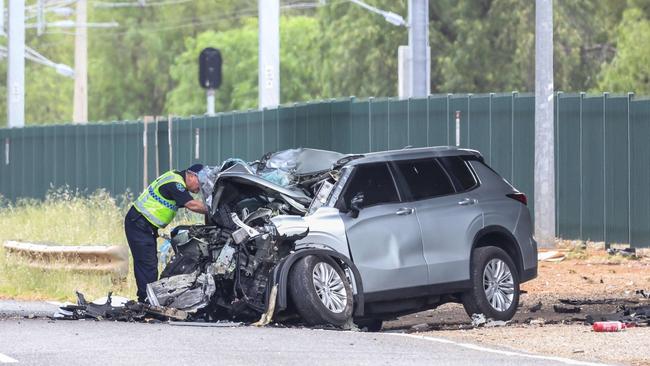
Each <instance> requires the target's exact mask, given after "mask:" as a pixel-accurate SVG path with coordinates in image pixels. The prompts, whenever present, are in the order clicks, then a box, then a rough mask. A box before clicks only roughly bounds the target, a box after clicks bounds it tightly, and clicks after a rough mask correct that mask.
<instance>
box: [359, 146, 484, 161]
mask: <svg viewBox="0 0 650 366" xmlns="http://www.w3.org/2000/svg"><path fill="white" fill-rule="evenodd" d="M444 156H474V157H477V158H482V156H481V153H480V152H478V151H476V150H471V149H461V148H458V147H455V146H434V147H418V148H404V149H400V150H388V151H377V152H371V153H367V154H363V155H362V157H360V158H358V159H354V160H352V161H350V162H349V163H348V164H346V165H350V166H352V165H360V164H367V163H379V162H386V161H394V160H410V159H421V158H432V157H444Z"/></svg>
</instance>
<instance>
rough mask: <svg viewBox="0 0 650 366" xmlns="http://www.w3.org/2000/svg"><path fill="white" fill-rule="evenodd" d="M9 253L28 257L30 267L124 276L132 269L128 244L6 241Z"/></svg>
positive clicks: (27, 263) (26, 258)
mask: <svg viewBox="0 0 650 366" xmlns="http://www.w3.org/2000/svg"><path fill="white" fill-rule="evenodd" d="M4 249H5V252H6V253H7V255H9V256H15V257H18V258H22V259H24V260H25V262H26V263H25V264H26V265H27V266H29V267H34V268H43V269H59V270H72V271H82V272H96V273H97V272H98V273H112V274H114V275H116V276H117V277H119V278H124V277H126V275H127V274H128V272H129V251H128V248H127V247H125V246H118V245H112V246H99V245H95V246H68V245H48V244H34V243H25V242H18V241H12V240H10V241H7V242H5V243H4Z"/></svg>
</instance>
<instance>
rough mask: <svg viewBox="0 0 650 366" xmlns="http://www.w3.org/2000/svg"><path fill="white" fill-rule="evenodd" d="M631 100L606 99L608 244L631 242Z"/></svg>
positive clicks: (606, 230)
mask: <svg viewBox="0 0 650 366" xmlns="http://www.w3.org/2000/svg"><path fill="white" fill-rule="evenodd" d="M628 106H629V98H628V97H620V96H619V97H613V96H612V97H605V213H606V215H605V241H606V242H607V243H629V242H630V241H629V240H630V237H629V190H628V189H629V179H628V175H629V170H628V169H629V167H628V163H629V157H628V136H629V135H628V134H629V130H628Z"/></svg>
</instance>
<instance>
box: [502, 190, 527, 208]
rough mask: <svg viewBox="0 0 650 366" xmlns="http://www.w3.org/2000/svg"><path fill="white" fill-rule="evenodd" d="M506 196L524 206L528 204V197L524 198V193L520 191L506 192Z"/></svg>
mask: <svg viewBox="0 0 650 366" xmlns="http://www.w3.org/2000/svg"><path fill="white" fill-rule="evenodd" d="M506 196H508V197H510V198H512V199H513V200H517V201H519V202H521V203H523V204H524V205H526V206H527V205H528V198H526V195H525V194H523V193H521V192H517V193H510V194H506Z"/></svg>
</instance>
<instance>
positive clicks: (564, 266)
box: [383, 251, 650, 365]
mask: <svg viewBox="0 0 650 366" xmlns="http://www.w3.org/2000/svg"><path fill="white" fill-rule="evenodd" d="M567 254H568V255H567V257H568V259H565V260H563V261H561V262H539V272H538V277H537V278H536V279H534V280H533V281H530V282H527V283H525V284H523V285H522V286H521V288H522V290H523V291H525V293H524V294H522V296H521V299H520V308H519V311H518V312H517V315H515V317H514V319H513V320H512V321H511V322H510V323H508V325H507V326H502V327H478V328H473V327H472V326H471V322H470V319H469V317H468V316H467V314H466V313H465V311H464V309H463V306H462V305H460V304H445V305H442V306H440V307H438V308H437V309H434V310H428V311H424V312H421V313H417V314H413V315H409V316H404V317H401V318H399V319H397V320H394V321H389V322H385V323H384V328H383V329H384V331H399V330H401V331H406V332H418V333H419V334H422V335H428V336H433V337H443V338H450V339H454V340H459V341H463V342H472V343H477V344H484V345H490V346H493V347H498V348H513V349H517V350H521V351H526V352H531V353H540V354H546V355H554V356H562V357H568V358H572V359H580V360H588V361H595V362H605V363H614V364H628V365H650V346H648V339H650V327H636V328H631V329H627V330H624V331H622V332H618V333H596V332H594V331H592V329H591V326H590V325H588V324H586V323H585V317H586V316H587V315H589V314H591V315H597V314H611V313H614V312H616V311H617V308H619V307H620V306H631V305H632V306H636V305H650V299H645V298H643V296H641V295H639V294H637V293H636V291H637V290H645V292H646V293H648V292H649V290H650V258H641V259H636V260H630V259H626V258H622V257H620V256H618V255H617V256H609V255H607V254H606V253H605V252H604V251H600V252H589V253H586V252H584V253H582V252H581V253H577V254H576V253H575V252H568V253H567ZM560 299H576V300H582V299H589V300H605V299H608V300H609V301H608V303H607V304H595V305H580V313H577V314H560V313H556V312H555V311H554V309H553V305H559V304H560V301H559V300H560ZM540 302H541V303H542V306H541V309H540V310H538V311H535V312H532V311H531V307H534V306H535V305H537V304H539V303H540ZM531 320H532V323H533V324H532V325H531Z"/></svg>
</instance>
